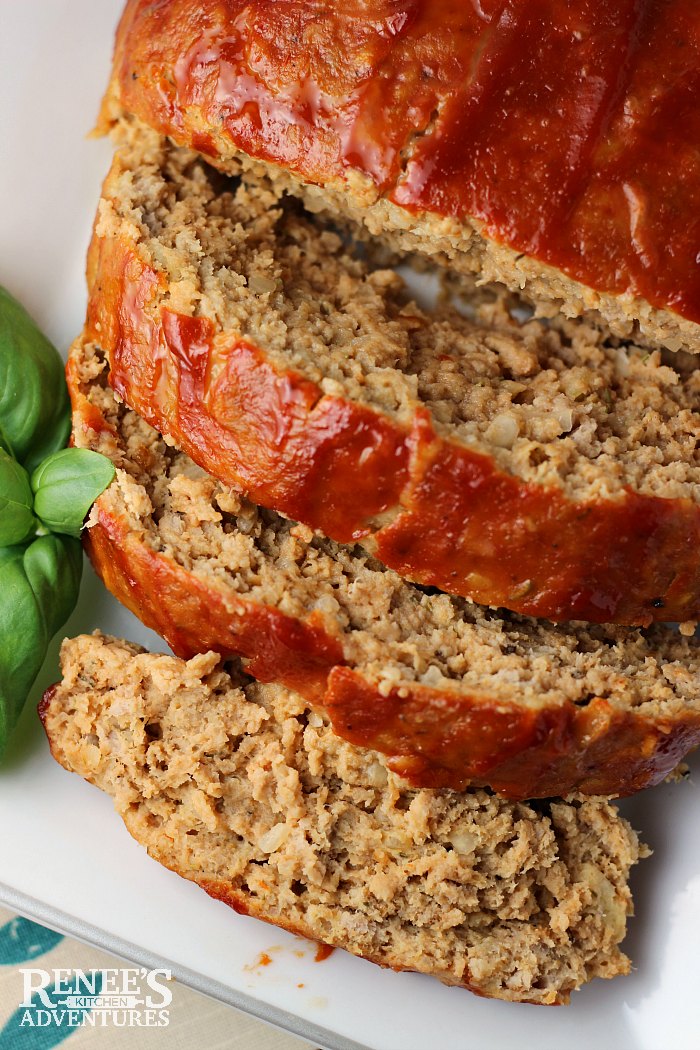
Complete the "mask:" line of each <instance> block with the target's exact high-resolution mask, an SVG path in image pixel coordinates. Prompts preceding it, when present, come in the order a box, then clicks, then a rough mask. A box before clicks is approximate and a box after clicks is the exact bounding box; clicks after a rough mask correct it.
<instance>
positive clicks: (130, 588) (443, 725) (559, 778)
mask: <svg viewBox="0 0 700 1050" xmlns="http://www.w3.org/2000/svg"><path fill="white" fill-rule="evenodd" d="M67 376H68V385H69V389H70V392H71V398H72V402H73V412H74V430H81V431H83V433H84V435H85V436H86V438H87V440H88V443H89V438H90V433H91V432H92V433H94V432H95V431H97V432H99V431H100V430H104V429H111V428H110V426H109V424H108V423H107V421H106V420H105V419H104V417H103V416H102V415H101V413H100V412H99V411H98V410H97V408H96V407H95V406H94V405H92V404H90V403H89V402H88V401H87V400H86V398H85V396H84V394H83V393H82V391H81V388H80V384H79V382H78V377H77V374H76V369H75V358H73V359H72V360H71V361H69V364H68V369H67ZM93 518H94V522H95V523H94V524H93V525H92V527H91V528H90V529H89V530H86V533H85V546H86V549H87V552H88V554H89V555H90V558H91V560H92V563H93V565H94V567H95V569H96V571H97V572H98V573H99V575H100V576H101V577H102V579H103V580H104V582H105V584H106V586H107V587H108V588H109V589H110V590H111V591H112V593H113V594H115V595H116V597H117V598H118V599H119V600H120V601H122V602H123V603H124V604H125V605H126V606H127V607H128V608H130V609H131V610H132V612H134V613H135V614H136V615H137V616H138V617H139V618H140V619H141V620H142V621H143V622H144V623H145V624H146V625H147V626H149V627H151V628H153V630H155V631H157V632H158V633H159V634H161V635H162V636H163V637H164V638H165V639H166V640H167V641H168V643H169V644H170V646H171V647H172V649H173V651H174V652H175V653H176V654H177V655H178V656H182V657H186V658H187V657H190V656H192V655H193V654H194V653H196V652H204V651H207V650H215V651H217V652H220V653H222V654H223V655H227V654H231V653H236V654H240V655H242V656H243V657H245V659H246V669H247V670H248V671H249V672H250V673H251V674H252V675H254V676H255V677H257V678H259V679H260V680H261V681H271V680H277V681H280V682H282V683H283V684H285V685H287V686H288V687H290V688H292V689H295V690H296V691H298V692H300V693H301V694H302V695H303V696H305V697H306V698H307V699H309V701H310V702H311V703H313V704H315V705H317V706H318V707H320V708H323V709H325V710H326V711H327V712H328V713H329V715H330V717H331V720H332V722H333V725H334V728H335V729H336V731H337V732H338V733H339V734H340V735H341V736H343V737H345V738H346V739H349V740H351V741H352V742H354V743H360V744H363V745H364V746H367V747H372V748H374V749H375V750H377V751H381V752H383V753H384V754H386V755H388V756H390V764H391V765H392V767H393V768H396V769H397V770H398V771H399V772H401V773H402V774H403V775H404V776H406V777H407V778H408V779H409V780H410V781H411V782H412V783H415V784H418V785H425V786H438V785H439V786H445V787H451V788H455V789H461V788H464V787H465V786H467V785H468V784H475V785H486V786H489V787H491V788H493V789H494V790H496V791H500V792H501V793H503V794H505V795H506V796H508V797H510V798H517V799H521V798H532V797H537V796H549V795H566V794H568V793H569V792H570V791H574V790H578V791H581V792H582V793H584V794H596V795H598V794H600V795H618V794H629V793H631V792H633V791H637V790H639V789H640V788H642V787H647V786H649V785H651V784H655V783H658V782H659V781H661V780H663V778H664V777H665V776H666V775H667V774H668V773H669V772H670V771H671V770H672V769H673V768H674V767H675V766H676V765H677V763H678V762H679V761H680V760H681V758H682V757H683V756H684V755H685V754H686V753H687V752H688V751H689V750H690V749H691V748H692V747H694V746H696V745H697V744H698V743H700V715H698V714H694V713H692V712H685V713H684V714H682V715H679V716H678V717H676V718H674V719H669V718H664V717H650V716H646V715H643V714H640V713H639V711H638V710H637V709H635V708H632V709H629V710H625V709H621V708H619V707H616V706H613V705H611V704H610V703H609V702H608V701H606V700H604V699H601V698H596V697H593V698H591V701H590V703H588V704H587V705H586V706H583V707H581V706H577V705H575V704H572V703H569V702H563V701H562V702H561V703H558V704H553V703H550V704H544V705H539V706H528V705H525V704H523V703H520V702H519V697H518V695H517V693H514V695H513V697H512V699H511V701H510V702H504V701H503V699H501V698H497V697H494V696H490V695H489V694H488V693H486V692H481V693H478V694H477V693H475V694H473V695H468V694H464V693H458V692H456V691H453V690H447V689H438V688H431V687H430V686H426V685H422V684H407V685H402V686H401V687H400V689H397V690H394V691H392V692H391V693H390V694H389V695H388V696H385V695H383V694H382V693H381V692H380V690H379V686H378V683H377V682H375V681H372V680H371V679H369V678H367V677H366V676H365V675H364V674H363V673H362V669H361V668H358V667H349V666H347V660H346V658H345V656H344V652H343V641H344V640H343V637H342V636H341V637H331V636H330V635H329V634H328V633H327V632H326V631H325V629H324V628H323V627H322V626H321V625H320V622H318V621H317V620H315V618H314V615H313V614H311V615H310V616H309V617H308V618H307V619H304V620H302V619H297V618H294V617H291V616H286V615H283V614H282V613H280V611H279V610H278V609H276V608H271V607H269V606H266V605H263V604H262V603H260V602H254V601H252V600H250V599H244V598H241V597H240V596H239V595H237V594H236V593H235V592H234V591H233V590H232V589H231V588H227V587H226V586H224V585H218V584H217V583H216V582H215V581H213V580H212V581H211V582H206V581H205V580H204V579H202V578H201V577H198V576H196V575H195V574H193V573H192V572H189V571H188V570H186V569H184V568H182V567H181V566H179V565H178V564H177V563H176V562H174V561H173V560H172V559H169V558H167V557H166V556H164V555H163V554H160V553H159V552H157V551H154V550H152V549H151V548H150V547H149V546H148V545H147V544H146V543H145V542H144V540H143V538H142V536H141V535H140V534H138V533H135V532H133V531H131V530H130V529H129V525H128V521H127V518H126V515H118V514H115V513H113V512H112V511H111V510H110V509H109V508H108V507H107V506H106V505H105V500H103V499H100V500H98V501H97V503H96V504H95V509H94V512H93Z"/></svg>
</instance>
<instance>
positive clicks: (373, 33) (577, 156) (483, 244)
mask: <svg viewBox="0 0 700 1050" xmlns="http://www.w3.org/2000/svg"><path fill="white" fill-rule="evenodd" d="M699 41H700V7H699V6H698V5H697V4H693V3H688V2H687V0H665V2H664V3H639V2H637V0H614V2H612V3H583V2H581V0H577V2H575V3H563V2H562V0H544V2H542V3H537V4H534V3H532V2H531V0H508V2H506V3H504V2H498V3H493V2H485V3H438V2H436V0H364V2H363V3H355V4H352V3H351V4H318V3H303V2H298V0H278V2H276V3H269V2H268V0H227V2H226V3H221V2H219V0H197V2H194V0H159V2H158V3H156V4H154V3H152V2H151V0H129V2H128V3H127V5H126V11H125V13H124V17H123V19H122V23H121V26H120V29H119V32H118V35H117V42H116V49H115V56H114V71H113V77H112V83H111V86H110V90H109V93H108V97H107V100H106V102H105V107H104V118H103V120H104V123H108V122H110V121H111V120H114V119H115V117H119V116H120V115H121V114H122V113H124V112H125V111H126V112H128V113H134V114H137V115H138V116H139V117H141V118H142V119H143V120H145V121H146V122H147V123H149V124H151V125H152V126H153V127H155V128H157V129H158V130H159V131H162V132H164V133H166V134H169V135H172V136H173V138H174V139H175V140H176V141H177V142H178V143H179V144H180V145H186V146H190V147H193V148H195V149H197V150H201V151H202V152H204V153H205V154H206V155H207V156H209V157H211V158H212V159H213V161H214V162H215V163H216V164H218V165H220V166H221V167H222V168H224V169H225V170H227V171H229V172H232V171H234V172H235V171H237V170H239V169H240V167H241V166H244V165H248V166H253V167H255V166H257V167H259V168H261V169H263V170H264V171H266V172H267V173H269V174H271V176H272V177H273V178H275V179H276V180H277V181H278V182H279V183H280V184H281V185H283V186H285V187H289V188H291V189H293V190H294V192H297V193H300V194H302V195H303V196H304V197H305V199H306V200H307V201H308V202H309V203H310V204H311V205H313V206H315V207H316V208H319V207H321V208H325V209H327V210H329V211H331V212H334V213H336V214H342V215H350V216H352V217H353V218H354V219H355V220H356V221H357V222H358V223H363V224H365V225H366V226H367V227H368V228H369V229H370V230H371V231H372V233H374V234H378V235H380V236H383V237H385V238H387V239H388V240H390V241H392V242H394V243H397V242H398V243H399V244H401V245H403V246H405V247H408V248H417V249H418V250H419V251H422V252H427V253H431V254H434V253H441V254H442V255H443V256H444V257H445V258H446V260H447V261H448V263H449V264H450V265H451V266H453V267H458V268H462V269H467V270H473V271H478V272H480V273H482V274H483V275H484V276H485V277H486V278H487V279H489V280H491V279H494V278H495V279H497V280H502V281H505V283H506V284H508V285H509V286H510V287H511V288H515V289H523V290H524V291H525V293H526V294H528V295H529V296H530V297H531V298H532V299H533V300H535V301H537V300H539V301H544V302H546V303H547V304H548V308H549V309H550V310H551V309H552V308H554V309H559V308H561V309H562V310H563V311H564V312H565V313H566V314H568V315H572V316H573V315H580V314H581V313H583V312H586V311H594V312H595V314H597V316H598V318H599V320H601V321H602V322H604V323H605V324H607V325H608V326H609V327H610V328H612V329H613V330H614V331H615V332H617V333H618V334H622V335H624V336H629V335H634V334H635V333H636V332H637V330H641V333H642V335H643V336H644V338H646V339H648V340H649V341H650V342H652V343H659V342H660V343H661V344H665V345H670V346H672V347H673V348H677V347H678V346H680V345H685V346H686V347H687V348H689V349H691V350H693V351H694V352H697V351H698V350H700V337H699V335H698V332H699V328H698V322H699V321H700V268H699V267H698V263H697V254H698V244H699V241H698V219H697V216H698V213H699V212H700V148H699V147H700V109H699V107H698V105H697V94H698V84H697V77H698V68H700V43H699Z"/></svg>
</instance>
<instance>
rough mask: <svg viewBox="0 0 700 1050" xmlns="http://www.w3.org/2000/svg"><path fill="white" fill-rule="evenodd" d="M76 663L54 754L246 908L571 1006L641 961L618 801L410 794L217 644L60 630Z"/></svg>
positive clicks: (172, 856)
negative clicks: (191, 645) (631, 946)
mask: <svg viewBox="0 0 700 1050" xmlns="http://www.w3.org/2000/svg"><path fill="white" fill-rule="evenodd" d="M61 664H62V673H63V681H62V682H61V683H60V684H59V685H57V686H55V687H54V688H53V689H51V690H49V691H48V692H47V694H46V697H45V700H44V701H43V703H42V705H41V715H42V719H43V722H44V727H45V729H46V733H47V735H48V738H49V742H50V745H51V750H52V753H53V756H54V758H55V759H56V760H57V761H58V762H60V763H61V765H63V766H64V767H65V768H66V769H68V770H71V771H73V772H76V773H79V774H80V775H81V776H83V777H85V779H87V780H89V781H90V782H91V783H93V784H95V785H96V786H97V787H99V788H101V789H102V790H103V791H106V792H107V793H108V794H109V795H111V796H112V798H113V799H114V803H115V808H116V809H117V812H118V813H119V814H120V816H121V817H122V818H123V820H124V822H125V824H126V826H127V828H128V830H129V831H130V832H131V834H132V835H133V837H134V838H135V839H136V840H137V841H138V842H139V843H140V844H141V845H143V846H145V848H146V849H147V850H148V853H149V854H150V855H151V856H152V857H153V858H155V859H156V860H158V861H160V862H161V863H162V864H164V865H165V866H166V867H168V868H171V869H172V870H173V871H175V872H177V873H178V874H180V875H182V876H183V877H184V878H187V879H190V880H192V881H193V882H196V883H198V884H199V885H200V886H201V887H202V888H203V889H205V890H206V891H207V893H209V894H211V895H212V896H213V897H216V898H218V899H219V900H222V901H224V902H225V903H227V904H229V905H231V907H233V908H234V909H235V910H236V911H239V912H243V913H245V914H248V915H252V916H255V917H257V918H261V919H264V920H266V921H268V922H271V923H274V924H276V925H279V926H282V927H284V928H285V929H288V930H291V931H293V932H294V933H298V934H301V935H303V936H306V937H311V938H313V939H315V940H319V941H322V942H325V943H326V944H330V945H333V946H334V947H338V948H345V949H347V950H348V951H350V952H352V953H353V954H355V955H360V956H363V957H365V958H368V959H370V960H372V961H373V962H376V963H379V964H380V965H382V966H389V967H392V968H393V969H395V970H417V971H420V972H422V973H426V974H431V975H433V976H435V977H438V978H439V979H440V980H442V981H444V982H446V983H447V984H453V985H463V986H465V987H467V988H469V989H470V990H471V991H474V992H477V993H478V994H480V995H484V996H488V997H492V998H497V999H505V1000H509V1001H511V1002H531V1003H542V1004H555V1003H565V1002H567V1001H568V999H569V994H570V992H571V991H573V990H574V989H576V988H578V987H579V986H580V985H581V984H583V983H584V982H586V981H588V980H591V979H592V978H593V977H614V976H616V975H618V974H624V973H627V972H628V971H629V960H628V959H627V958H626V957H625V956H624V955H623V954H622V952H621V951H620V949H619V947H618V945H619V943H620V941H621V940H622V938H623V937H624V934H625V928H626V920H627V916H628V915H629V914H630V913H631V910H632V902H631V896H630V891H629V887H628V883H627V880H628V874H629V869H630V867H631V865H632V864H634V863H635V862H636V861H637V860H638V858H639V856H640V845H639V843H638V840H637V838H636V836H635V834H634V832H633V831H632V829H631V828H630V827H629V825H628V824H627V822H626V821H625V820H623V819H622V818H621V817H620V815H619V814H618V813H617V811H616V810H615V808H614V807H613V806H611V805H610V804H608V803H607V802H605V801H602V800H598V799H589V800H582V799H575V800H572V801H569V802H563V801H560V800H550V801H548V802H546V803H541V804H538V805H537V806H533V805H531V804H529V803H512V802H507V801H505V800H502V799H499V798H497V797H496V796H494V795H491V794H489V793H487V792H485V791H483V790H472V791H468V792H464V793H462V794H457V793H454V792H450V791H431V790H425V789H424V790H415V789H413V788H411V787H410V785H408V784H406V783H405V782H403V781H401V779H400V778H398V777H397V776H396V775H395V774H394V773H392V772H391V770H389V769H388V768H387V766H386V764H385V762H384V760H383V758H382V756H381V755H377V754H375V753H373V752H371V751H366V750H363V749H359V748H355V747H352V746H351V745H349V744H347V743H344V742H343V741H340V740H339V739H338V738H337V737H336V736H335V734H334V733H333V732H332V731H331V730H330V727H329V725H328V723H327V721H326V720H324V719H323V718H322V717H321V716H320V715H319V714H317V713H315V712H313V711H311V710H310V709H309V708H308V705H307V704H306V702H305V701H304V700H303V699H302V698H301V697H299V696H298V695H295V694H293V693H291V692H289V691H288V690H287V689H285V688H283V687H281V686H278V685H260V684H258V683H256V682H253V681H251V680H250V679H249V678H247V677H246V676H244V675H241V674H240V673H239V672H237V671H236V669H235V668H231V667H228V668H227V667H224V666H222V664H221V662H220V659H219V657H218V656H217V654H215V653H206V654H202V655H199V656H196V657H194V658H193V659H192V660H190V661H189V662H187V663H185V662H184V661H182V660H179V659H176V658H174V657H171V656H154V655H150V654H147V653H144V652H143V650H140V649H138V647H136V646H133V645H129V644H128V643H125V642H120V641H117V640H116V639H111V638H107V637H104V636H100V635H99V634H97V635H91V636H82V637H79V638H76V639H73V640H67V641H65V642H64V644H63V647H62V651H61ZM641 854H642V855H643V854H644V850H643V849H642V850H641Z"/></svg>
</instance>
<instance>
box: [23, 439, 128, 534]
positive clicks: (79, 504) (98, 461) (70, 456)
mask: <svg viewBox="0 0 700 1050" xmlns="http://www.w3.org/2000/svg"><path fill="white" fill-rule="evenodd" d="M114 473H115V471H114V464H113V463H112V462H111V460H109V459H107V457H106V456H102V455H100V453H99V452H91V451H90V449H87V448H64V449H61V451H60V452H54V454H53V455H52V456H49V458H48V459H45V460H44V462H43V463H42V464H41V465H40V466H39V467H37V469H36V470H35V471H34V473H33V474H32V490H33V492H34V513H35V514H36V515H37V517H38V518H40V519H41V521H42V522H43V523H44V525H46V527H47V528H49V529H51V531H52V532H63V533H65V534H66V535H68V536H79V535H80V530H81V528H82V527H83V522H84V521H85V518H86V516H87V513H88V511H89V510H90V507H91V506H92V505H93V503H94V502H95V500H96V499H97V497H98V496H99V495H100V493H101V492H104V490H105V489H106V488H107V486H108V485H109V484H110V482H111V481H112V480H113V478H114Z"/></svg>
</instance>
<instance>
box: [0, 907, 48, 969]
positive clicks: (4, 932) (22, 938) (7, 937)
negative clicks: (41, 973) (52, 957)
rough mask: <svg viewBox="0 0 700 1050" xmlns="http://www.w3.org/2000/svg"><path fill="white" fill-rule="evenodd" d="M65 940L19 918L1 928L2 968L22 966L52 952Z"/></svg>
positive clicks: (0, 958) (0, 961)
mask: <svg viewBox="0 0 700 1050" xmlns="http://www.w3.org/2000/svg"><path fill="white" fill-rule="evenodd" d="M62 940H63V934H62V933H54V931H53V930H47V929H46V927H45V926H39V925H38V924H37V923H36V922H30V921H29V919H22V918H20V917H19V916H17V918H15V919H11V920H10V921H9V922H8V923H6V924H5V925H4V926H0V966H21V965H22V963H28V962H31V961H32V959H38V958H39V956H40V955H44V954H45V953H46V952H50V951H51V949H52V948H55V947H56V945H57V944H60V942H61V941H62Z"/></svg>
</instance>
